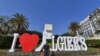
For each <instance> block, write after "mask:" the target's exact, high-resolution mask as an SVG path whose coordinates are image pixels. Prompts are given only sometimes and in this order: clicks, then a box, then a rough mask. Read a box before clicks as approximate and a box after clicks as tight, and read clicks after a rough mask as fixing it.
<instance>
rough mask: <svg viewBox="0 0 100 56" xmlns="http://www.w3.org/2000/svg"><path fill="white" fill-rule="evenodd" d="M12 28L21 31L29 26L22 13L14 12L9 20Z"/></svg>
mask: <svg viewBox="0 0 100 56" xmlns="http://www.w3.org/2000/svg"><path fill="white" fill-rule="evenodd" d="M10 23H11V25H12V28H13V30H14V31H15V32H18V33H22V32H24V31H26V30H27V29H28V27H29V22H28V20H27V19H26V17H25V16H24V15H23V14H20V13H16V14H15V15H13V17H12V19H11V20H10Z"/></svg>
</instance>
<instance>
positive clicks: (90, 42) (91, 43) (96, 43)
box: [86, 39, 100, 47]
mask: <svg viewBox="0 0 100 56" xmlns="http://www.w3.org/2000/svg"><path fill="white" fill-rule="evenodd" d="M86 43H87V45H88V46H91V47H100V39H92V40H86Z"/></svg>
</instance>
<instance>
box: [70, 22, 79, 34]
mask: <svg viewBox="0 0 100 56" xmlns="http://www.w3.org/2000/svg"><path fill="white" fill-rule="evenodd" d="M79 28H80V25H79V24H78V22H72V23H71V24H70V26H69V30H71V33H72V35H74V36H76V35H78V30H79Z"/></svg>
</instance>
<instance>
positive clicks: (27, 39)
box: [19, 33, 39, 52]
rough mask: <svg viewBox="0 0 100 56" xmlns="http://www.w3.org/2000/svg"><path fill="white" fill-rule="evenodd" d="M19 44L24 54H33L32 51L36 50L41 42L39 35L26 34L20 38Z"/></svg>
mask: <svg viewBox="0 0 100 56" xmlns="http://www.w3.org/2000/svg"><path fill="white" fill-rule="evenodd" d="M19 42H20V44H21V46H22V51H23V52H31V51H32V50H35V48H36V46H37V44H38V42H39V36H38V35H37V34H32V35H30V34H28V33H24V34H23V35H21V36H20V39H19Z"/></svg>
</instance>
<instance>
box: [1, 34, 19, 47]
mask: <svg viewBox="0 0 100 56" xmlns="http://www.w3.org/2000/svg"><path fill="white" fill-rule="evenodd" d="M12 41H13V36H7V35H0V48H10V47H11V44H12ZM17 42H18V41H17Z"/></svg>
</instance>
